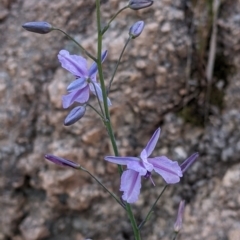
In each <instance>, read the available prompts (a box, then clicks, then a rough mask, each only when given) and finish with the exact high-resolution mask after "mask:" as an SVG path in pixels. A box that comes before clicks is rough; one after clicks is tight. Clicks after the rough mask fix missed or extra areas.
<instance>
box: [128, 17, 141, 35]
mask: <svg viewBox="0 0 240 240" xmlns="http://www.w3.org/2000/svg"><path fill="white" fill-rule="evenodd" d="M143 28H144V22H143V21H138V22H136V23H134V24H133V25H132V26H131V28H130V29H129V35H130V36H131V37H132V38H133V39H134V38H136V37H138V36H139V35H140V34H141V33H142V31H143Z"/></svg>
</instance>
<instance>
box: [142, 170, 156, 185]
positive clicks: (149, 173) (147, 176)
mask: <svg viewBox="0 0 240 240" xmlns="http://www.w3.org/2000/svg"><path fill="white" fill-rule="evenodd" d="M144 178H145V179H148V178H150V180H151V182H152V184H153V186H155V183H154V181H153V179H152V174H151V172H149V171H147V173H146V174H145V176H144Z"/></svg>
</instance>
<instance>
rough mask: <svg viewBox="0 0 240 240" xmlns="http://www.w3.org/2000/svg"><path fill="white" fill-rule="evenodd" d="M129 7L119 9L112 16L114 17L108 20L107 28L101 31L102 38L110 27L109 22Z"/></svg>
mask: <svg viewBox="0 0 240 240" xmlns="http://www.w3.org/2000/svg"><path fill="white" fill-rule="evenodd" d="M128 7H129V6H128V5H127V6H125V7H124V8H122V9H120V10H119V11H118V12H117V13H116V14H114V16H113V17H112V18H111V19H110V21H109V23H108V24H107V26H105V27H104V29H103V30H102V36H103V35H104V33H105V32H106V31H107V30H108V28H109V27H110V24H111V22H112V21H113V20H114V19H115V18H116V17H117V15H118V14H119V13H121V12H122V11H123V10H125V9H127V8H128Z"/></svg>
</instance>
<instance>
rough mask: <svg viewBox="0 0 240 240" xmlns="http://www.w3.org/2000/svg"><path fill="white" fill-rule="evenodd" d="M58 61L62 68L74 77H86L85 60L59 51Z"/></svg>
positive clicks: (64, 51)
mask: <svg viewBox="0 0 240 240" xmlns="http://www.w3.org/2000/svg"><path fill="white" fill-rule="evenodd" d="M58 60H59V61H60V63H61V64H62V67H63V68H65V69H66V70H68V71H69V72H70V73H72V74H73V75H75V76H76V77H86V76H87V74H88V69H87V60H86V59H85V58H83V57H81V56H77V55H70V54H69V52H68V51H66V50H61V51H60V52H59V54H58Z"/></svg>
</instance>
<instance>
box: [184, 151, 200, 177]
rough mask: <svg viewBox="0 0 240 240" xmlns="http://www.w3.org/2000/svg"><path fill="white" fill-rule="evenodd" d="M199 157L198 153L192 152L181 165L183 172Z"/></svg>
mask: <svg viewBox="0 0 240 240" xmlns="http://www.w3.org/2000/svg"><path fill="white" fill-rule="evenodd" d="M198 157H199V154H198V153H194V154H192V155H191V156H190V157H189V158H188V159H186V160H185V161H184V162H183V163H182V164H181V165H180V167H181V170H182V173H185V172H186V171H187V169H188V168H189V167H190V166H192V164H193V163H195V161H196V160H197V158H198Z"/></svg>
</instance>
